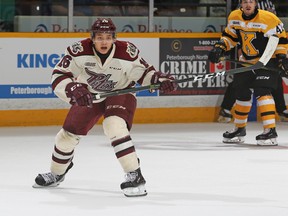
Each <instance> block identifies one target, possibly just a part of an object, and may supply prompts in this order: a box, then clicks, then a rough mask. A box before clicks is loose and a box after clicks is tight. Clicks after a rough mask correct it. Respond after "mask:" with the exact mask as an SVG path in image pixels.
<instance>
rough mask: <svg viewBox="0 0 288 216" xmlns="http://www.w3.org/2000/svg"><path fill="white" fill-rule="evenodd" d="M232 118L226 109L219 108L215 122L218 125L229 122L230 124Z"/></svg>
mask: <svg viewBox="0 0 288 216" xmlns="http://www.w3.org/2000/svg"><path fill="white" fill-rule="evenodd" d="M232 117H233V116H232V114H231V113H229V112H228V111H227V110H226V109H222V108H221V110H220V112H219V117H218V119H217V121H218V122H219V123H229V122H231V120H232Z"/></svg>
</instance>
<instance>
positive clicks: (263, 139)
mask: <svg viewBox="0 0 288 216" xmlns="http://www.w3.org/2000/svg"><path fill="white" fill-rule="evenodd" d="M277 137H278V135H277V132H276V128H265V129H264V131H263V133H262V134H259V135H258V136H256V140H257V145H260V146H277V145H278V143H277V140H276V138H277Z"/></svg>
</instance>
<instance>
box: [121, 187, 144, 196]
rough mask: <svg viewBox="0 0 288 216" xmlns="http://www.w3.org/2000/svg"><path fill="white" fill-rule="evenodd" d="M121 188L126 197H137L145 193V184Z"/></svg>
mask: <svg viewBox="0 0 288 216" xmlns="http://www.w3.org/2000/svg"><path fill="white" fill-rule="evenodd" d="M122 190H123V193H124V195H125V196H126V197H139V196H146V195H147V191H146V189H145V185H139V186H138V187H129V188H124V189H122Z"/></svg>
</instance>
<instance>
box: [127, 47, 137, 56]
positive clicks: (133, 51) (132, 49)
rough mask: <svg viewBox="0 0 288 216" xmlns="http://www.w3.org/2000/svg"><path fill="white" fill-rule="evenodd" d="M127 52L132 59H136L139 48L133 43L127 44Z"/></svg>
mask: <svg viewBox="0 0 288 216" xmlns="http://www.w3.org/2000/svg"><path fill="white" fill-rule="evenodd" d="M126 52H127V53H128V54H129V55H130V57H131V58H135V57H136V56H137V48H136V47H135V46H134V45H133V44H131V43H127V50H126Z"/></svg>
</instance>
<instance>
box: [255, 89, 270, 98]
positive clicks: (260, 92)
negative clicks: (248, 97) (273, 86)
mask: <svg viewBox="0 0 288 216" xmlns="http://www.w3.org/2000/svg"><path fill="white" fill-rule="evenodd" d="M254 95H255V97H256V98H260V97H262V96H266V95H271V90H270V89H269V88H255V89H254Z"/></svg>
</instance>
